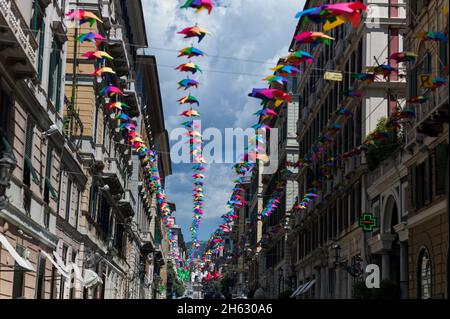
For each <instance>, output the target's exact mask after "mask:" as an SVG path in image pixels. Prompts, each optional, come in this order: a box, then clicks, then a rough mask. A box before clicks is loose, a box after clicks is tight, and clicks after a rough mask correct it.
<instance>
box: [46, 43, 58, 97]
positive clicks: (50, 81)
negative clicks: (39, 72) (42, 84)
mask: <svg viewBox="0 0 450 319" xmlns="http://www.w3.org/2000/svg"><path fill="white" fill-rule="evenodd" d="M56 49H57V46H56V42H55V40H53V42H52V53H51V54H50V72H49V76H48V97H49V99H50V100H53V97H54V93H55V92H54V87H55V85H54V83H55V82H54V81H55V67H56V59H57V56H56V55H57V53H58V52H57V51H56Z"/></svg>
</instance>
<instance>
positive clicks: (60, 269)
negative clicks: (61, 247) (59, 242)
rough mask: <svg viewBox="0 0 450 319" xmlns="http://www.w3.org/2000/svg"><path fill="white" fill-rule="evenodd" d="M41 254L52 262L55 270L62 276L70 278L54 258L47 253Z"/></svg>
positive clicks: (42, 252)
mask: <svg viewBox="0 0 450 319" xmlns="http://www.w3.org/2000/svg"><path fill="white" fill-rule="evenodd" d="M41 254H42V255H44V256H45V257H47V259H48V260H50V262H51V263H52V264H53V266H55V268H56V269H57V270H58V272H59V273H60V274H61V275H62V276H64V277H66V278H69V273H68V272H67V271H65V270H64V269H63V268H61V266H60V265H59V264H58V263H57V262H56V261H55V260H54V259H53V258H52V256H50V255H49V254H47V253H46V252H45V251H41Z"/></svg>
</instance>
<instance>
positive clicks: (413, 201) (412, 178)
mask: <svg viewBox="0 0 450 319" xmlns="http://www.w3.org/2000/svg"><path fill="white" fill-rule="evenodd" d="M408 176H409V181H408V184H409V185H408V186H409V189H410V200H409V203H410V208H411V209H412V210H415V209H416V207H417V178H416V166H415V165H414V166H412V167H410V169H409V174H408Z"/></svg>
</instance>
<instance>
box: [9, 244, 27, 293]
mask: <svg viewBox="0 0 450 319" xmlns="http://www.w3.org/2000/svg"><path fill="white" fill-rule="evenodd" d="M16 251H17V253H18V254H19V256H21V257H24V255H25V248H24V247H23V246H20V245H17V246H16ZM24 286H25V272H24V270H23V269H22V268H21V267H20V266H19V264H18V263H17V262H16V263H14V276H13V287H12V289H13V291H12V299H17V298H21V297H23V293H24Z"/></svg>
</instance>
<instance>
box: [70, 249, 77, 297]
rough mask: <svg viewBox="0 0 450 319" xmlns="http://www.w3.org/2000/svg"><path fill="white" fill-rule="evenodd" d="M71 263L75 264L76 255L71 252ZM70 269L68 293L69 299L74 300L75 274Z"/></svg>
mask: <svg viewBox="0 0 450 319" xmlns="http://www.w3.org/2000/svg"><path fill="white" fill-rule="evenodd" d="M72 263H74V264H77V254H76V253H75V252H73V251H72ZM71 268H72V276H71V277H70V281H71V282H70V283H71V285H70V291H69V299H74V298H75V284H76V281H77V278H76V274H75V270H74V269H73V267H71Z"/></svg>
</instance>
